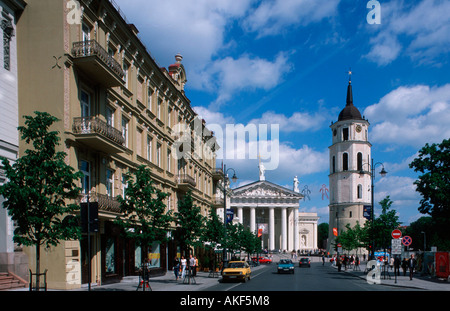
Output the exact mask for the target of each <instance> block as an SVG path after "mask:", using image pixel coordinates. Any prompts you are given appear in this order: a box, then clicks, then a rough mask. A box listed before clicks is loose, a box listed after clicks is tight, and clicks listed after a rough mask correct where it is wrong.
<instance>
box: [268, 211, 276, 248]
mask: <svg viewBox="0 0 450 311" xmlns="http://www.w3.org/2000/svg"><path fill="white" fill-rule="evenodd" d="M274 249H275V207H269V250H274Z"/></svg>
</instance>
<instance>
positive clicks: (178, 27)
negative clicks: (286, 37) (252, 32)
mask: <svg viewBox="0 0 450 311" xmlns="http://www.w3.org/2000/svg"><path fill="white" fill-rule="evenodd" d="M116 1H117V2H118V3H119V6H120V8H121V9H122V11H124V12H125V14H126V15H130V16H131V18H130V19H132V20H133V23H135V24H136V25H137V26H138V28H140V29H141V30H143V32H141V33H140V36H141V37H142V38H143V41H145V43H146V45H147V47H148V49H149V50H150V51H151V53H152V55H154V56H155V57H156V61H157V62H158V63H159V64H160V66H165V67H167V66H168V65H169V64H171V63H173V62H174V56H175V54H177V53H181V54H182V55H183V64H184V66H185V68H186V71H187V78H188V84H187V88H190V87H191V88H194V89H200V90H205V91H209V92H214V93H217V94H218V95H217V99H216V100H215V102H214V103H213V104H212V105H211V107H214V106H216V105H217V104H219V105H220V104H223V103H225V102H228V101H229V100H230V99H231V98H232V96H233V95H234V94H235V92H236V91H241V90H255V89H263V90H269V89H271V88H273V87H275V86H277V85H278V84H279V83H280V82H281V81H282V77H283V75H284V74H285V73H287V72H289V71H290V69H291V66H290V64H289V62H288V56H289V55H288V53H284V52H281V53H279V54H278V55H276V56H275V58H274V60H268V59H264V58H260V57H255V56H250V55H240V56H238V57H235V58H232V57H225V58H223V57H221V56H220V55H219V54H220V52H221V51H223V50H225V49H226V48H227V47H229V46H230V45H232V44H233V42H227V41H226V39H225V36H226V33H227V28H228V27H231V25H232V24H233V23H235V22H236V21H239V20H241V19H242V18H244V17H245V16H246V14H247V13H248V12H249V11H250V9H251V4H252V2H254V1H253V0H239V1H231V0H228V1H227V0H222V1H209V0H193V1H183V0H171V1H166V0H153V1H144V0H135V1H125V0H116ZM231 40H233V39H231Z"/></svg>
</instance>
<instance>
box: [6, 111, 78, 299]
mask: <svg viewBox="0 0 450 311" xmlns="http://www.w3.org/2000/svg"><path fill="white" fill-rule="evenodd" d="M24 118H25V126H20V127H19V128H18V129H19V133H20V134H21V139H22V140H24V141H25V142H26V143H27V144H31V145H32V148H29V149H27V150H25V153H24V155H23V156H22V157H20V158H19V159H17V161H16V162H15V163H14V164H12V165H11V164H10V163H9V161H8V160H7V159H4V158H3V159H2V164H3V169H4V171H5V175H6V177H7V179H8V181H7V182H6V183H5V184H4V185H3V186H1V187H0V195H2V196H3V197H4V198H5V202H4V207H5V208H7V209H8V214H9V215H10V216H11V218H12V220H13V221H14V223H15V229H14V237H13V239H14V242H16V243H17V244H18V245H25V246H35V248H36V273H37V275H38V276H37V279H36V289H37V290H39V273H40V247H41V246H45V247H46V248H50V247H51V246H57V245H58V244H59V243H60V241H61V240H71V239H79V238H80V236H81V232H80V227H79V224H78V220H77V219H76V217H65V218H63V216H68V215H72V213H73V212H74V211H75V210H77V209H79V207H78V205H76V204H67V202H68V200H70V199H76V198H77V197H78V195H79V194H80V191H81V188H79V187H78V186H77V185H76V182H77V181H78V180H79V179H80V178H81V177H82V173H81V172H75V170H74V169H73V168H72V167H71V166H69V165H67V164H66V162H65V158H66V156H67V155H66V153H65V152H62V151H56V150H57V146H59V142H60V140H61V139H60V137H59V136H58V132H57V131H50V127H51V126H52V125H53V123H55V122H57V121H59V120H58V119H57V118H56V117H54V116H52V115H50V114H49V113H47V112H38V111H36V112H35V116H34V117H32V116H24Z"/></svg>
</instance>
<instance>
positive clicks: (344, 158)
mask: <svg viewBox="0 0 450 311" xmlns="http://www.w3.org/2000/svg"><path fill="white" fill-rule="evenodd" d="M342 170H343V171H348V153H344V154H343V155H342Z"/></svg>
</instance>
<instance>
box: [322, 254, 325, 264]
mask: <svg viewBox="0 0 450 311" xmlns="http://www.w3.org/2000/svg"><path fill="white" fill-rule="evenodd" d="M322 266H325V255H322Z"/></svg>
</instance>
